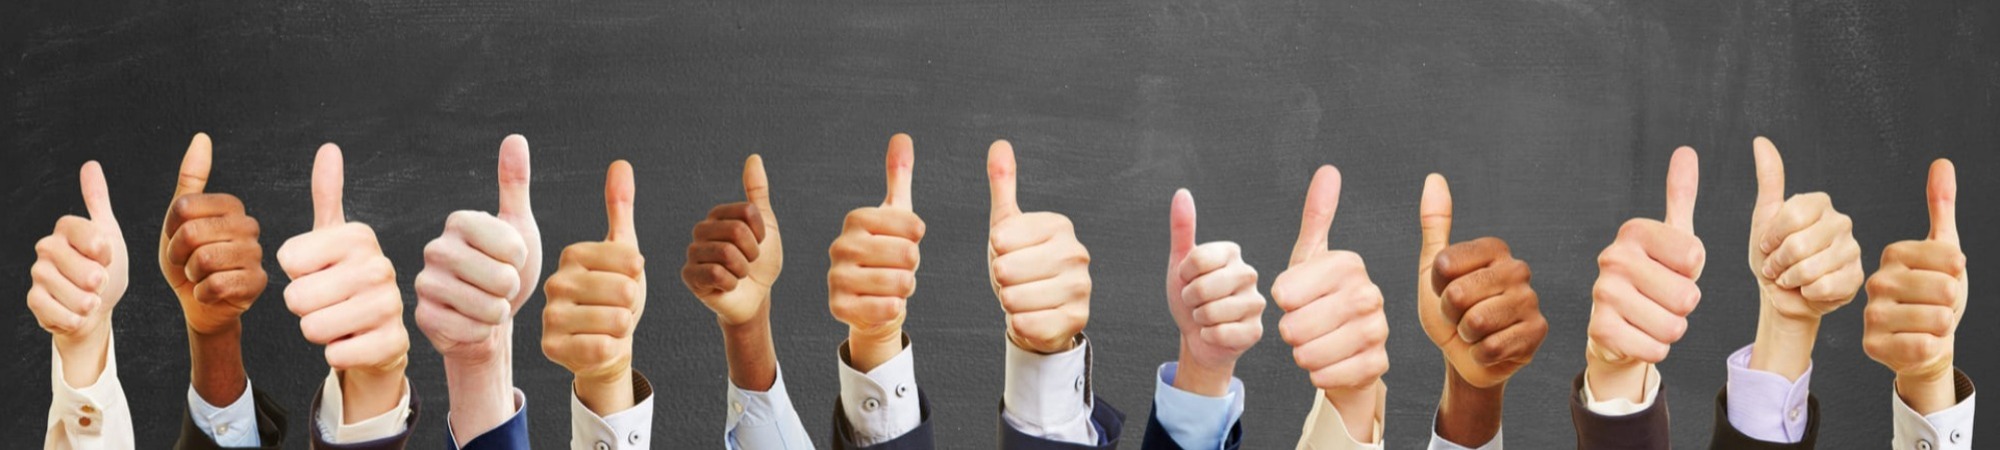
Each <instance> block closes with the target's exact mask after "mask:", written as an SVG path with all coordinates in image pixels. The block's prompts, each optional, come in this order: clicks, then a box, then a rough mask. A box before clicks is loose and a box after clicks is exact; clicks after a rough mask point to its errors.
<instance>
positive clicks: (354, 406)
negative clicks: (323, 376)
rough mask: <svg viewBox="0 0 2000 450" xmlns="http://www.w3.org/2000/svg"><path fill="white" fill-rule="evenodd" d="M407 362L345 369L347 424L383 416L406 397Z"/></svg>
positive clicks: (343, 410) (342, 377)
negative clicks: (385, 366)
mask: <svg viewBox="0 0 2000 450" xmlns="http://www.w3.org/2000/svg"><path fill="white" fill-rule="evenodd" d="M403 367H405V366H404V365H403V364H396V365H395V366H394V368H393V369H385V370H359V369H356V370H345V371H341V374H340V390H341V393H342V395H341V403H342V404H341V413H342V415H343V416H344V417H341V418H340V420H341V421H342V422H343V423H355V422H358V421H361V420H364V419H367V418H370V417H375V416H380V415H382V414H383V413H387V412H389V411H391V410H394V409H395V408H396V405H398V404H400V403H402V400H403V395H404V392H403V387H404V384H405V382H404V381H403Z"/></svg>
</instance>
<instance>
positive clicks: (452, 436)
mask: <svg viewBox="0 0 2000 450" xmlns="http://www.w3.org/2000/svg"><path fill="white" fill-rule="evenodd" d="M527 413H528V394H526V393H523V392H521V388H514V414H510V415H508V417H507V420H505V421H502V422H500V425H497V426H495V427H494V428H493V429H491V430H486V431H485V432H484V433H492V432H493V431H494V430H498V429H501V428H505V427H506V426H507V423H508V422H513V421H514V420H516V419H519V418H520V416H521V415H522V414H527ZM523 423H525V422H523ZM444 433H445V439H446V440H447V441H448V442H451V443H452V446H451V448H453V449H457V448H459V447H458V430H454V429H452V428H451V413H445V416H444ZM484 435H485V434H481V435H480V436H473V437H472V439H473V440H478V439H479V438H480V437H481V436H484ZM470 443H471V441H467V444H470Z"/></svg>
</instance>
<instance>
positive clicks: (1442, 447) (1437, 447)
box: [1430, 425, 1507, 450]
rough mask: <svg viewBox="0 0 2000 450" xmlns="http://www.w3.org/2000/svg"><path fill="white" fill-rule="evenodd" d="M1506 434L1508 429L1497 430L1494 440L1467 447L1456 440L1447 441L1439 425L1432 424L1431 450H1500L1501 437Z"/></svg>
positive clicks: (1494, 433)
mask: <svg viewBox="0 0 2000 450" xmlns="http://www.w3.org/2000/svg"><path fill="white" fill-rule="evenodd" d="M1505 434H1507V430H1504V429H1503V430H1500V431H1495V432H1493V440H1490V441H1486V443H1485V444H1482V445H1480V446H1478V447H1466V446H1463V445H1458V443H1456V442H1452V441H1447V440H1445V439H1444V436H1438V435H1437V426H1436V425H1432V426H1431V446H1430V450H1500V449H1501V447H1500V441H1501V439H1500V437H1501V436H1502V435H1505Z"/></svg>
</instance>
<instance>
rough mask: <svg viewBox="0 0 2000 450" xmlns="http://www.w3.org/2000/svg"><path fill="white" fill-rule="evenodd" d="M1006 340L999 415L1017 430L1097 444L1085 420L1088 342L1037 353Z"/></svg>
mask: <svg viewBox="0 0 2000 450" xmlns="http://www.w3.org/2000/svg"><path fill="white" fill-rule="evenodd" d="M1004 340H1005V341H1007V366H1006V375H1005V377H1004V379H1005V387H1004V388H1003V389H1002V391H1001V413H1000V418H1001V419H1002V420H1006V421H1007V426H1010V427H1013V428H1014V429H1015V430H1018V431H1020V432H1021V433H1022V434H1026V435H1029V436H1035V437H1039V438H1042V439H1048V440H1052V441H1059V442H1068V443H1072V444H1079V445H1097V436H1098V434H1099V433H1098V430H1097V427H1096V426H1095V425H1092V424H1091V422H1090V413H1091V409H1092V408H1093V406H1094V405H1092V404H1091V401H1092V400H1091V393H1090V341H1088V340H1085V339H1083V338H1081V337H1080V336H1079V337H1078V338H1077V340H1078V341H1077V345H1076V348H1072V349H1069V350H1068V351H1064V352H1061V353H1055V354H1048V355H1042V354H1037V353H1035V352H1031V351H1028V350H1027V349H1023V348H1021V347H1020V346H1017V345H1014V341H1013V340H1012V339H1004Z"/></svg>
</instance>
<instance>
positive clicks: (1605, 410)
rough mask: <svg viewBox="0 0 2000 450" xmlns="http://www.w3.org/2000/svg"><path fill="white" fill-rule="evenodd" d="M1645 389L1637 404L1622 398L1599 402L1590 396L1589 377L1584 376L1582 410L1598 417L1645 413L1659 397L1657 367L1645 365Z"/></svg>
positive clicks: (1658, 372)
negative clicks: (1586, 410)
mask: <svg viewBox="0 0 2000 450" xmlns="http://www.w3.org/2000/svg"><path fill="white" fill-rule="evenodd" d="M1645 389H1646V393H1645V394H1643V395H1641V396H1640V397H1639V403H1632V400H1630V399H1627V398H1624V397H1618V398H1613V399H1610V400H1605V401H1601V402H1600V401H1597V396H1596V395H1591V393H1590V377H1588V376H1586V377H1583V392H1582V393H1581V394H1580V395H1581V396H1582V398H1583V407H1584V409H1588V410H1590V412H1593V413H1597V415H1600V416H1612V417H1616V416H1627V415H1632V414H1635V413H1638V412H1640V411H1645V410H1646V409H1647V408H1652V407H1653V399H1654V398H1655V397H1658V396H1659V395H1660V368H1659V367H1658V366H1654V365H1650V364H1648V365H1646V387H1645Z"/></svg>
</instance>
